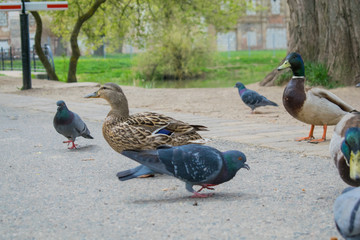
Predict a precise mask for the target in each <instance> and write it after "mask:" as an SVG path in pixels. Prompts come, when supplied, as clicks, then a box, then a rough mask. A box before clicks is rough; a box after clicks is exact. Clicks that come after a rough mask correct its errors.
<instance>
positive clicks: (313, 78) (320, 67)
mask: <svg viewBox="0 0 360 240" xmlns="http://www.w3.org/2000/svg"><path fill="white" fill-rule="evenodd" d="M305 76H306V83H307V84H308V85H309V86H323V87H326V88H335V87H340V86H341V84H340V83H339V82H338V81H332V79H331V77H330V76H329V74H328V70H327V68H326V66H325V65H324V64H321V63H314V62H305ZM291 77H292V72H291V70H288V71H284V72H283V73H282V74H280V75H279V76H278V78H277V79H276V80H275V84H276V85H279V86H280V85H284V84H286V83H287V82H288V81H289V80H290V79H291Z"/></svg>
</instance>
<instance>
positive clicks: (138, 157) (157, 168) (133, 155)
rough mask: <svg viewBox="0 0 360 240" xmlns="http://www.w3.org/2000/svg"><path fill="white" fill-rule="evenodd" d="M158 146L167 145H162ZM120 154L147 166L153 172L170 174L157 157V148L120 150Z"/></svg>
mask: <svg viewBox="0 0 360 240" xmlns="http://www.w3.org/2000/svg"><path fill="white" fill-rule="evenodd" d="M160 148H161V149H162V148H169V147H168V146H162V147H160ZM121 155H124V156H126V157H128V158H130V159H132V160H134V161H136V162H138V163H140V164H143V165H145V166H147V167H148V168H149V169H151V170H152V171H153V172H155V173H162V174H168V175H171V173H170V172H169V171H168V170H167V169H166V166H165V165H164V163H163V162H162V161H161V160H160V159H159V155H158V150H125V151H122V152H121Z"/></svg>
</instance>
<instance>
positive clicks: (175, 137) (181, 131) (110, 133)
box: [85, 83, 207, 153]
mask: <svg viewBox="0 0 360 240" xmlns="http://www.w3.org/2000/svg"><path fill="white" fill-rule="evenodd" d="M85 97H86V98H103V99H105V100H106V101H108V103H109V104H110V105H111V110H110V112H109V113H108V115H107V117H106V118H105V121H104V123H103V127H102V131H103V135H104V138H105V140H106V141H107V142H108V144H109V145H110V146H111V147H112V148H113V149H114V150H115V151H117V152H119V153H121V152H122V151H124V150H147V149H156V148H157V147H158V146H161V145H171V146H179V145H185V144H190V143H200V144H201V143H205V142H206V141H205V140H204V139H203V138H202V137H201V136H200V135H199V134H198V133H197V131H205V130H207V128H206V127H205V126H202V125H190V124H187V123H185V122H182V121H178V120H176V119H174V118H171V117H168V116H165V115H162V114H158V113H153V112H145V113H137V114H133V115H129V107H128V101H127V99H126V96H125V94H124V93H123V91H122V89H121V87H120V86H119V85H117V84H115V83H106V84H104V86H102V87H101V88H100V89H99V90H98V91H96V92H94V93H91V94H88V95H86V96H85Z"/></svg>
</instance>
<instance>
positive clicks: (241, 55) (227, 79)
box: [55, 50, 286, 88]
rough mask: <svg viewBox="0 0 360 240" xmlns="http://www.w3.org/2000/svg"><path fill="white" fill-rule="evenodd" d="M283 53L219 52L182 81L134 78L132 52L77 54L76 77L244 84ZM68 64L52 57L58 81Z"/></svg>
mask: <svg viewBox="0 0 360 240" xmlns="http://www.w3.org/2000/svg"><path fill="white" fill-rule="evenodd" d="M285 56H286V50H276V51H272V50H256V51H255V50H254V51H251V52H249V51H236V52H221V53H218V54H217V55H216V57H215V63H214V65H213V66H211V67H209V68H207V69H204V71H205V72H206V74H205V77H204V78H202V79H194V80H182V81H169V80H167V81H144V80H141V79H138V78H137V77H136V76H137V75H136V73H135V72H134V71H133V68H132V67H133V65H134V58H133V55H129V54H113V55H108V56H107V57H106V58H101V57H81V58H80V59H79V63H78V66H77V78H78V81H79V82H99V83H106V82H115V83H118V84H120V85H131V86H141V87H145V88H162V87H168V88H190V87H191V88H192V87H194V88H200V87H232V86H234V85H235V83H236V82H237V81H241V82H243V83H244V84H249V83H255V82H259V81H261V80H262V79H263V78H264V77H265V76H266V74H268V73H269V72H270V71H272V70H273V69H274V68H276V67H277V66H279V65H280V61H281V60H282V59H283V58H284V57H285ZM68 65H69V58H68V57H66V58H65V57H56V58H55V69H56V73H57V74H58V77H59V78H60V80H61V81H66V76H67V71H68Z"/></svg>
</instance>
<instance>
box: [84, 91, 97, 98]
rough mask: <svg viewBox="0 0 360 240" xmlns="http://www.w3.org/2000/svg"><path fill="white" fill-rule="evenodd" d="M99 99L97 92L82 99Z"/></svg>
mask: <svg viewBox="0 0 360 240" xmlns="http://www.w3.org/2000/svg"><path fill="white" fill-rule="evenodd" d="M99 97H100V95H99V94H98V91H96V92H93V93H90V94H88V95H86V96H84V98H99Z"/></svg>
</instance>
